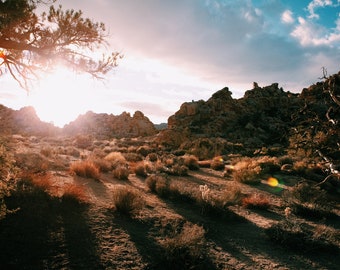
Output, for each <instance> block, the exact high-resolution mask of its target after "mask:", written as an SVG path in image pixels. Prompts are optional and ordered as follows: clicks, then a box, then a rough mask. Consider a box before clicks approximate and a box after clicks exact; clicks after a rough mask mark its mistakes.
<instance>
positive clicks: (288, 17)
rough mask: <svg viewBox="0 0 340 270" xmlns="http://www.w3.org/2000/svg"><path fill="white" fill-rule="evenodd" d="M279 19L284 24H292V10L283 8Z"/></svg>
mask: <svg viewBox="0 0 340 270" xmlns="http://www.w3.org/2000/svg"><path fill="white" fill-rule="evenodd" d="M281 21H282V22H283V23H286V24H292V23H294V22H295V20H294V17H293V12H292V11H291V10H288V9H287V10H285V11H284V12H283V13H282V15H281Z"/></svg>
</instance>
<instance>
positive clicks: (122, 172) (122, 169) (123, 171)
mask: <svg viewBox="0 0 340 270" xmlns="http://www.w3.org/2000/svg"><path fill="white" fill-rule="evenodd" d="M112 173H113V176H114V177H115V178H117V179H119V180H128V179H129V174H130V171H129V168H128V166H127V165H118V166H117V167H116V168H115V169H114V170H113V171H112Z"/></svg>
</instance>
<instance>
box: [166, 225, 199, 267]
mask: <svg viewBox="0 0 340 270" xmlns="http://www.w3.org/2000/svg"><path fill="white" fill-rule="evenodd" d="M160 245H161V246H162V248H163V250H164V257H165V258H164V259H165V261H166V262H167V263H168V264H170V265H171V266H172V267H173V269H195V267H197V266H198V265H199V263H200V262H201V260H202V259H203V258H204V257H205V256H206V241H205V231H204V229H203V227H201V226H198V225H196V224H192V223H189V222H186V223H184V225H183V228H182V230H181V231H180V232H179V233H175V234H174V235H173V236H170V237H166V238H165V239H162V240H160Z"/></svg>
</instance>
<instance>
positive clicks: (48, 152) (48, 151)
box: [40, 147, 53, 157]
mask: <svg viewBox="0 0 340 270" xmlns="http://www.w3.org/2000/svg"><path fill="white" fill-rule="evenodd" d="M40 154H42V155H43V156H45V157H51V156H52V155H53V149H52V148H51V147H43V148H42V149H41V150H40Z"/></svg>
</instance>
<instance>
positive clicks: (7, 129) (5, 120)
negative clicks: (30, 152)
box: [0, 105, 61, 136]
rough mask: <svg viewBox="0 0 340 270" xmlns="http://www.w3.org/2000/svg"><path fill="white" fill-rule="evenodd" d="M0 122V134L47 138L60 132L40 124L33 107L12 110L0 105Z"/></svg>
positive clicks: (52, 126)
mask: <svg viewBox="0 0 340 270" xmlns="http://www.w3.org/2000/svg"><path fill="white" fill-rule="evenodd" d="M0 120H1V121H0V134H23V135H33V136H49V135H56V134H59V133H60V132H61V130H60V129H59V128H57V127H55V126H54V125H52V124H50V123H45V122H42V121H41V120H40V119H39V117H38V116H37V114H36V112H35V110H34V108H33V107H24V108H21V109H20V110H12V109H10V108H7V107H5V106H3V105H0Z"/></svg>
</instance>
